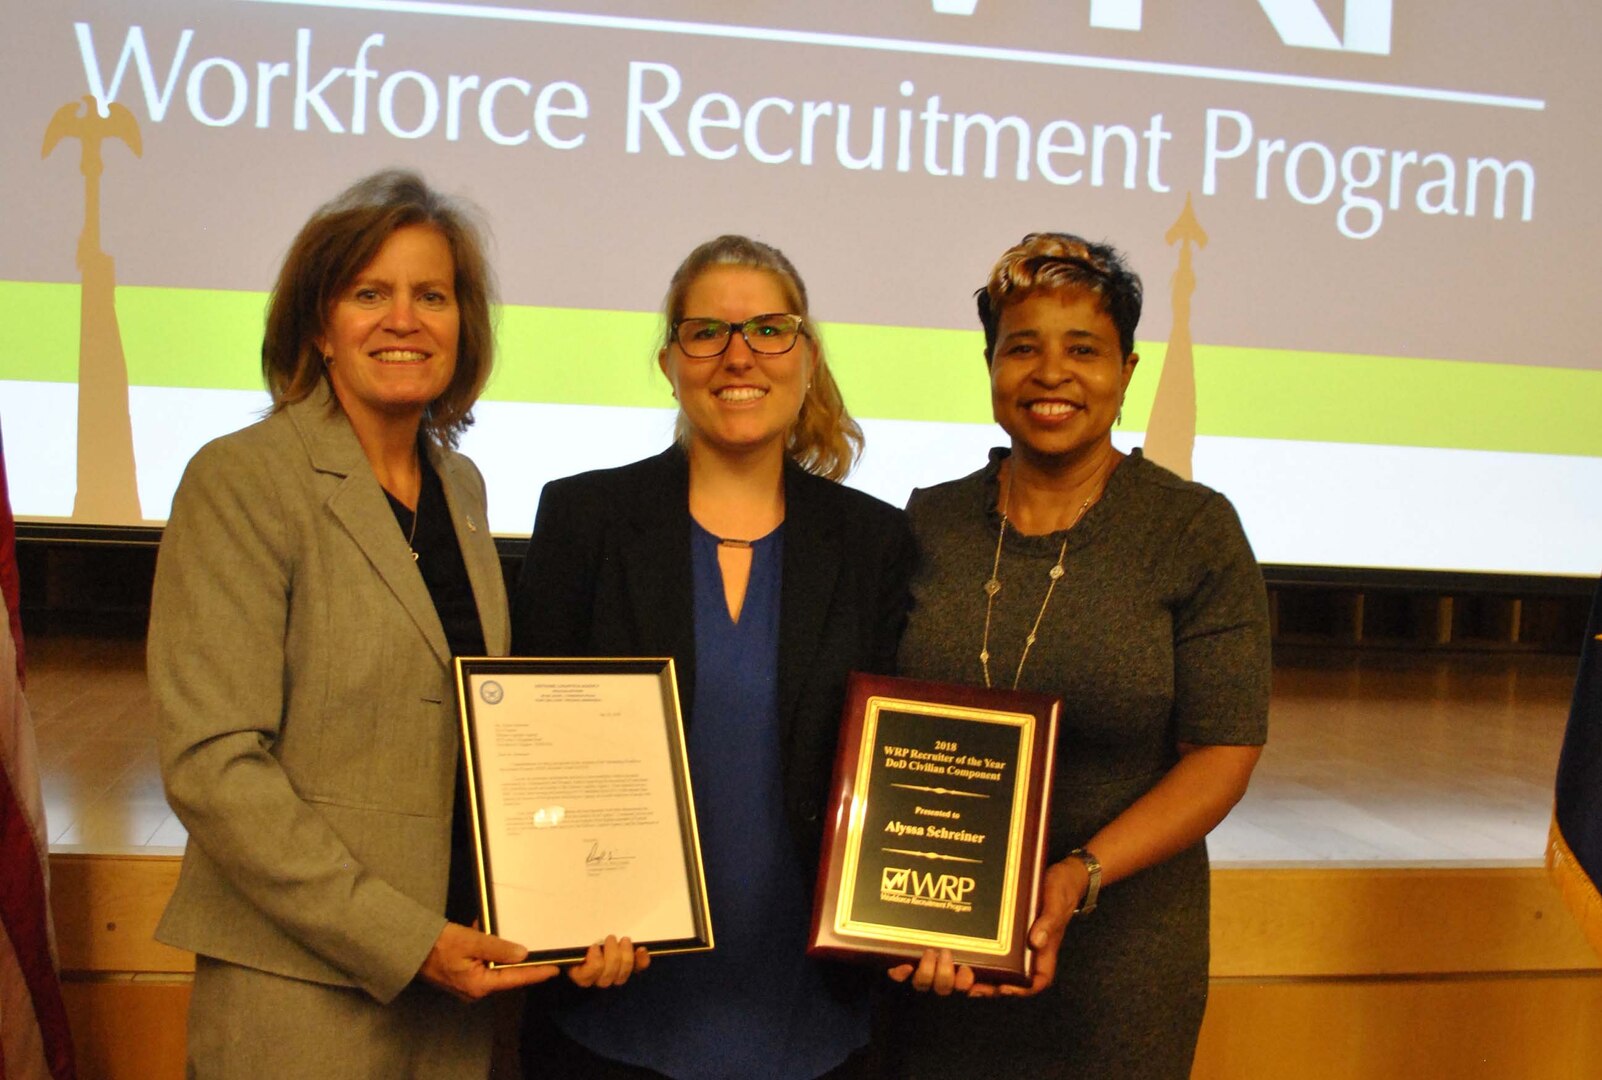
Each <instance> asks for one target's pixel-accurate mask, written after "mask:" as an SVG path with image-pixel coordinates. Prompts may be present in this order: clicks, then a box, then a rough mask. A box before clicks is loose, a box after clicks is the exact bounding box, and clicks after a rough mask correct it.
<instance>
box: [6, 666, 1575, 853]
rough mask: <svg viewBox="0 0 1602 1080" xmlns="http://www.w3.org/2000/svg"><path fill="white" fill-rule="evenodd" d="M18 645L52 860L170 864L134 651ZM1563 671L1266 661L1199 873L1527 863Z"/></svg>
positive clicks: (1543, 818) (177, 833) (1550, 763)
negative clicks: (1255, 740) (1262, 714)
mask: <svg viewBox="0 0 1602 1080" xmlns="http://www.w3.org/2000/svg"><path fill="white" fill-rule="evenodd" d="M27 648H28V657H27V659H28V685H27V696H28V702H29V706H30V708H31V709H32V712H33V718H34V724H35V728H36V730H37V732H38V744H39V758H40V774H41V782H42V787H43V791H44V800H45V814H46V820H47V821H48V823H49V830H50V843H51V849H52V850H53V851H58V852H93V853H122V854H151V855H160V854H177V853H178V852H180V851H181V850H182V848H183V843H184V830H183V826H182V825H180V824H179V823H178V821H177V819H176V818H174V817H173V815H172V813H171V811H170V810H168V809H167V804H166V801H165V800H164V798H163V797H162V791H161V778H160V775H159V773H158V769H157V763H156V751H155V742H154V734H153V730H152V719H151V707H150V697H149V693H148V691H147V688H146V685H145V675H144V642H143V641H141V640H119V639H105V638H93V639H91V638H77V637H37V638H32V639H29V641H28V642H27ZM1574 670H1575V661H1574V659H1573V658H1571V657H1553V656H1534V655H1505V654H1466V653H1457V654H1419V653H1400V652H1398V653H1391V652H1380V651H1370V652H1362V653H1358V652H1326V651H1313V650H1306V649H1282V650H1280V651H1279V652H1278V653H1277V654H1276V657H1275V665H1274V697H1273V704H1272V706H1271V711H1270V726H1269V742H1268V747H1267V749H1266V750H1265V751H1264V754H1263V758H1262V762H1261V764H1260V765H1259V766H1258V768H1257V772H1256V774H1255V775H1254V776H1253V778H1252V784H1251V789H1250V790H1249V791H1248V792H1247V795H1246V798H1245V799H1244V800H1242V802H1241V804H1240V805H1239V806H1238V807H1236V808H1235V811H1234V813H1232V814H1231V815H1230V816H1229V818H1228V819H1227V820H1226V821H1225V822H1224V823H1223V824H1222V825H1221V826H1219V828H1218V829H1217V830H1216V831H1215V832H1214V833H1213V835H1212V837H1211V838H1210V840H1209V845H1210V847H1211V850H1212V853H1213V860H1214V862H1215V863H1218V864H1224V865H1242V864H1264V863H1270V864H1286V863H1322V864H1329V863H1341V864H1345V865H1350V864H1406V865H1416V864H1442V863H1448V864H1455V863H1476V864H1483V863H1487V862H1492V863H1530V862H1534V861H1537V860H1539V859H1540V858H1541V856H1542V852H1543V849H1544V847H1545V843H1546V833H1547V826H1548V824H1549V822H1550V819H1551V813H1552V780H1553V776H1554V774H1555V771H1556V768H1557V758H1558V751H1559V748H1560V747H1561V744H1562V740H1563V728H1564V724H1565V721H1566V719H1567V716H1568V708H1569V696H1570V693H1571V691H1572V688H1573V680H1574Z"/></svg>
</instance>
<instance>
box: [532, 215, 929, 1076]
mask: <svg viewBox="0 0 1602 1080" xmlns="http://www.w3.org/2000/svg"><path fill="white" fill-rule="evenodd" d="M663 306H664V314H665V316H666V324H667V334H666V336H665V338H664V343H663V345H662V348H661V351H660V353H659V356H658V363H659V364H660V365H661V368H662V373H663V374H664V375H666V376H667V379H668V381H669V383H671V384H672V387H673V394H674V397H676V398H677V399H678V402H679V417H678V425H677V439H676V440H675V444H674V445H673V446H672V447H670V448H669V449H667V450H666V451H664V452H663V453H661V454H659V455H658V456H656V457H653V458H648V459H646V460H644V461H640V462H636V463H634V464H632V465H627V466H624V467H623V468H620V469H609V470H604V471H600V472H592V473H586V474H583V475H581V476H574V477H569V478H568V479H565V480H558V481H554V482H552V483H550V484H548V485H547V486H546V488H545V491H544V494H543V496H542V497H541V500H540V508H539V514H538V517H537V519H536V521H535V523H534V535H533V538H532V540H531V541H530V544H529V552H528V558H527V560H526V562H525V563H524V567H523V575H522V579H521V581H520V583H519V586H518V589H517V595H516V596H515V598H514V603H513V648H514V651H515V652H517V653H520V654H523V655H555V656H575V655H578V656H583V655H604V656H662V655H671V656H673V657H674V658H675V660H676V661H677V671H678V680H679V697H680V700H681V701H682V702H684V703H685V705H686V712H685V723H686V729H687V739H688V744H689V757H690V773H691V780H692V783H693V785H694V789H695V801H696V812H697V818H698V821H699V823H700V829H701V842H702V847H703V858H704V861H705V866H706V876H707V888H708V891H709V894H710V901H711V906H712V910H713V912H714V920H715V925H716V928H717V949H716V950H715V951H713V952H710V953H702V954H694V955H688V956H676V957H669V958H665V959H664V960H662V961H661V962H660V963H659V964H658V965H656V966H655V967H653V969H652V971H651V972H650V973H649V974H648V975H646V976H643V977H641V978H638V979H635V980H632V981H630V982H629V983H628V985H627V986H626V987H623V988H621V989H617V990H614V991H612V992H611V993H609V994H605V995H594V996H589V995H582V996H580V998H579V1000H569V1001H565V1002H562V1003H559V1004H558V1003H551V1002H545V1003H543V1004H542V1003H541V1001H540V1000H539V998H538V997H536V999H535V1003H534V1005H533V1007H532V1008H531V1010H530V1024H529V1030H528V1031H527V1032H526V1033H525V1038H524V1071H525V1074H526V1075H528V1076H530V1077H542V1078H543V1077H566V1076H573V1077H580V1076H582V1077H600V1078H607V1077H654V1076H668V1077H675V1078H714V1077H742V1078H743V1077H750V1076H767V1077H774V1078H776V1080H811V1078H813V1077H818V1076H824V1075H829V1076H842V1077H844V1076H855V1075H866V1074H867V1072H866V1064H865V1062H864V1060H863V1059H864V1056H865V1055H864V1053H862V1052H861V1048H862V1047H864V1046H865V1044H866V1043H867V1040H868V1014H867V1003H866V993H867V989H868V987H867V984H866V982H865V981H864V978H863V974H864V973H862V972H858V971H855V970H841V969H837V968H831V967H829V966H827V965H822V964H817V963H814V962H813V961H810V960H808V959H807V958H806V955H805V946H806V937H807V929H808V924H809V920H810V911H811V898H812V884H813V881H814V879H815V876H816V868H817V852H818V847H819V843H820V841H821V838H822V833H821V825H820V823H819V822H820V817H821V814H822V810H823V806H824V803H825V800H826V797H827V789H828V783H829V771H830V768H831V765H832V763H833V758H834V749H835V737H836V732H837V729H838V727H839V721H840V709H841V706H842V704H843V700H844V694H845V677H846V673H847V672H849V671H852V670H865V671H879V672H885V671H889V670H890V669H891V667H892V665H893V663H894V658H895V651H896V646H897V641H898V639H899V636H900V633H901V627H902V625H903V623H904V621H905V618H906V609H907V595H908V594H907V587H908V585H907V583H908V580H909V577H910V575H911V572H912V569H913V561H914V548H913V543H912V538H911V533H910V531H909V529H908V527H907V524H906V521H905V519H904V517H903V515H902V513H901V512H900V511H899V510H896V509H894V508H892V507H890V506H888V505H886V504H884V503H881V502H879V501H878V500H876V499H873V498H871V497H869V496H867V495H864V494H862V493H860V492H857V491H853V490H851V489H849V488H845V487H842V486H841V485H840V484H838V483H836V482H835V481H838V480H839V479H840V478H841V477H843V476H844V475H845V474H846V473H847V472H848V471H849V470H850V468H851V466H852V465H853V464H854V463H855V460H856V457H857V454H858V452H859V450H860V447H861V442H862V435H861V431H860V429H858V427H857V425H856V423H855V422H854V421H852V419H851V418H850V416H849V415H848V414H847V413H846V410H845V406H844V404H843V402H842V401H841V398H840V392H839V389H838V388H837V387H836V385H835V382H834V379H833V377H832V376H831V375H830V374H829V368H828V365H827V363H826V362H825V360H824V356H823V347H822V344H821V342H820V341H819V339H818V336H817V333H816V330H815V328H814V327H813V326H812V325H811V323H810V321H809V319H808V313H807V297H806V288H805V286H804V285H803V284H802V282H801V278H800V276H799V275H798V274H797V273H796V270H795V267H794V266H792V265H791V264H790V261H789V260H788V259H786V258H785V256H784V255H783V254H782V253H780V252H779V251H778V250H776V249H774V248H772V247H769V246H768V245H766V244H762V243H759V242H757V241H753V240H749V239H747V238H745V237H741V236H721V237H719V238H717V239H716V240H712V241H709V242H708V243H705V244H702V245H701V246H700V247H698V248H696V249H695V250H694V251H693V252H691V253H690V255H689V257H688V258H687V259H685V261H684V262H683V263H682V264H681V265H680V267H679V269H678V271H677V272H676V273H675V274H674V275H673V280H672V282H671V283H670V285H669V286H668V293H667V298H666V301H665V303H664V305H663ZM545 1005H549V1008H546V1007H544V1006H545Z"/></svg>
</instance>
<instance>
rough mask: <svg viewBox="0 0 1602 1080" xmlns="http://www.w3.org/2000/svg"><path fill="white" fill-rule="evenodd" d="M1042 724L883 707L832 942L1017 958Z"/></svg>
mask: <svg viewBox="0 0 1602 1080" xmlns="http://www.w3.org/2000/svg"><path fill="white" fill-rule="evenodd" d="M1034 725H1035V717H1034V716H1033V715H1031V714H1028V713H1008V712H998V711H993V710H977V709H972V710H970V709H961V708H955V707H952V706H949V705H947V706H942V707H939V708H934V707H930V706H928V705H925V704H923V703H920V702H914V701H898V700H895V699H889V698H882V697H874V698H870V699H869V701H868V707H867V710H866V714H865V716H864V724H863V738H862V747H861V753H862V756H861V759H860V761H859V763H858V770H857V777H856V780H857V789H858V790H857V793H856V797H855V799H854V800H853V805H854V807H856V808H857V809H858V811H859V812H860V821H857V820H853V821H852V822H851V824H850V837H849V839H850V842H849V844H848V846H847V851H846V857H845V866H844V883H845V887H844V888H843V889H842V890H841V893H842V895H841V897H840V904H839V907H838V910H837V912H836V922H835V926H834V927H833V929H834V931H835V933H837V934H839V935H841V936H844V937H853V936H861V937H865V938H871V939H873V940H876V941H881V942H898V943H902V944H905V945H909V946H915V947H930V948H955V949H960V950H962V951H964V952H978V953H996V954H998V955H999V954H1004V953H1006V952H1008V951H1009V950H1010V948H1011V943H1012V939H1013V931H1014V926H1013V922H1014V919H1015V912H1016V911H1017V908H1018V905H1017V902H1016V901H1017V891H1018V888H1019V871H1020V869H1021V867H1020V865H1019V860H1018V858H1017V857H1016V852H1017V847H1018V838H1019V834H1020V832H1021V831H1022V829H1023V826H1024V816H1025V815H1024V810H1025V802H1026V799H1027V783H1028V778H1029V775H1030V766H1031V762H1030V755H1031V752H1032V748H1033V744H1034V737H1033V736H1034Z"/></svg>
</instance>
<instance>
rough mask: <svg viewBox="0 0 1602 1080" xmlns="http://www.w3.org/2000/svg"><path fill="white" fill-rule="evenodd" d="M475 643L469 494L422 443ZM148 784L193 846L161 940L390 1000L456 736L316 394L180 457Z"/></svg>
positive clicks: (414, 580) (501, 605)
mask: <svg viewBox="0 0 1602 1080" xmlns="http://www.w3.org/2000/svg"><path fill="white" fill-rule="evenodd" d="M430 457H431V460H432V462H433V465H434V468H435V470H436V471H437V472H438V474H439V477H440V480H441V482H442V484H443V486H444V489H445V496H446V501H447V503H448V504H449V507H450V514H451V520H452V521H453V522H454V523H455V527H456V536H457V540H458V541H459V542H460V544H461V548H462V557H463V559H464V561H465V562H466V564H467V571H468V575H469V577H470V579H471V581H472V586H473V593H474V596H475V598H476V599H477V602H478V612H479V618H480V621H481V622H482V623H483V628H484V640H485V643H486V646H487V648H488V649H489V651H490V652H491V653H492V654H496V655H500V654H504V653H505V651H506V647H507V642H508V636H509V629H508V623H507V612H506V597H505V590H504V587H503V584H502V578H501V569H500V562H499V559H498V557H497V555H496V551H495V545H494V542H493V541H492V539H491V537H490V532H489V528H488V525H487V523H486V520H485V512H484V483H483V479H482V477H480V475H479V473H478V470H477V469H476V468H475V467H474V466H473V464H472V462H470V461H469V460H468V459H467V458H465V457H463V456H461V455H460V454H456V453H452V452H450V451H437V452H431V454H430ZM148 662H149V675H150V685H151V691H152V693H153V695H154V698H155V702H156V718H157V731H158V738H159V745H160V752H161V769H162V778H163V780H164V781H165V783H166V788H167V799H168V801H169V802H170V803H171V804H172V807H173V810H174V812H175V813H176V814H177V816H178V818H179V820H180V821H182V822H183V824H184V826H185V828H187V829H188V830H189V845H188V848H187V849H186V851H185V853H184V863H183V871H182V874H181V876H180V878H179V882H178V887H177V890H176V891H175V893H174V895H173V898H172V902H171V904H170V905H169V906H168V908H167V911H166V914H165V915H164V916H163V918H162V921H161V925H160V927H159V928H158V930H157V933H156V936H157V937H158V938H159V939H160V940H162V941H165V942H167V943H168V944H170V945H175V946H178V947H180V948H184V949H190V950H192V951H194V952H197V953H201V954H203V955H206V956H210V957H215V958H217V959H219V960H226V961H229V962H231V963H234V964H240V965H243V966H245V967H251V968H257V969H260V970H263V971H268V972H272V973H275V974H279V975H288V976H292V977H295V978H299V979H307V980H311V981H314V982H321V983H329V984H333V985H340V986H357V987H360V988H362V989H363V990H365V991H366V992H367V993H369V994H371V995H372V996H373V997H374V998H375V999H377V1000H378V1001H381V1002H388V1001H389V1000H391V999H392V998H394V996H395V995H396V994H398V993H399V992H400V991H401V990H402V989H403V988H404V987H405V986H406V985H407V983H409V982H410V981H411V980H412V978H413V976H414V975H415V974H416V972H417V970H418V968H419V967H420V966H421V965H422V962H423V959H424V958H425V957H426V956H427V954H428V951H429V948H430V947H431V946H432V945H433V943H434V941H435V939H436V938H437V937H438V936H439V932H440V930H441V929H442V927H443V926H444V923H445V919H444V916H443V914H442V913H443V911H444V909H445V889H446V877H447V873H448V870H449V863H450V825H451V808H452V798H453V794H454V785H455V783H456V776H457V754H458V747H459V743H460V737H459V734H458V724H457V714H456V706H455V694H454V683H453V678H452V674H451V669H450V655H449V650H448V648H447V645H446V642H445V633H444V629H443V628H442V627H441V625H440V622H439V618H438V616H437V615H436V614H435V611H434V605H433V602H432V600H431V599H430V597H429V593H428V589H427V586H425V585H424V583H423V580H422V577H421V575H420V574H419V573H418V570H417V567H416V565H415V563H414V562H413V561H412V558H411V554H410V552H409V551H408V550H407V546H406V541H405V538H404V537H403V536H402V535H401V533H400V530H399V529H398V528H397V527H396V524H395V516H394V514H393V512H392V511H391V510H390V507H389V503H388V502H387V500H386V499H385V498H384V493H383V490H382V489H381V488H380V487H379V485H378V482H377V480H376V478H375V477H374V475H373V471H372V468H371V467H370V466H369V464H368V462H367V459H366V457H365V456H364V455H363V453H362V450H361V447H360V445H359V444H358V443H357V441H356V436H355V433H354V432H353V431H352V430H351V427H350V424H349V423H348V422H347V421H346V419H345V416H344V414H343V413H342V412H340V411H339V410H338V408H337V407H331V404H330V399H329V396H328V395H327V393H326V392H323V393H319V394H316V395H314V396H313V397H312V398H310V399H308V400H307V401H305V402H302V403H300V404H296V405H291V406H289V407H288V408H286V409H284V410H283V411H281V412H278V413H275V414H274V415H272V416H271V417H269V418H268V419H266V420H263V421H262V422H261V423H259V424H255V425H253V426H252V427H249V428H246V429H245V430H243V431H239V432H235V433H234V434H232V435H228V436H225V437H224V438H221V439H218V440H216V441H215V442H212V443H210V444H209V445H207V446H206V447H204V448H203V449H202V450H201V451H200V452H199V453H198V454H196V455H195V458H194V460H193V461H191V462H190V464H189V467H188V469H187V470H186V471H185V473H184V478H183V482H182V483H181V484H180V485H179V488H178V493H177V495H176V497H175V498H174V500H173V508H172V515H171V518H170V520H169V522H168V525H167V529H166V534H165V536H164V538H163V540H162V545H161V554H160V556H159V559H158V562H157V567H156V585H155V593H154V597H153V599H152V603H151V617H150V639H149V655H148Z"/></svg>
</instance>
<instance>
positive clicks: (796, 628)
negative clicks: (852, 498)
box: [778, 464, 841, 746]
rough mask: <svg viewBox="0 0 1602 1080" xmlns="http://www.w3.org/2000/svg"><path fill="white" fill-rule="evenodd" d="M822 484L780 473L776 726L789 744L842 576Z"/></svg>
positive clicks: (793, 468) (788, 469)
mask: <svg viewBox="0 0 1602 1080" xmlns="http://www.w3.org/2000/svg"><path fill="white" fill-rule="evenodd" d="M828 483H831V481H828V480H822V479H819V478H817V477H815V476H812V475H811V474H809V473H806V472H804V471H803V470H802V469H801V468H800V467H799V466H797V465H792V464H786V466H785V472H784V499H785V510H784V581H783V583H782V584H781V585H780V586H779V687H778V695H779V723H780V725H781V731H782V733H783V737H784V743H783V745H785V746H788V745H789V744H790V737H791V733H792V731H793V730H794V728H795V719H796V710H797V707H798V706H799V704H800V700H801V682H802V676H803V675H804V674H805V673H806V671H807V670H808V669H809V668H810V667H811V666H812V658H813V656H814V655H815V654H816V653H817V650H818V646H819V644H820V643H821V642H822V640H823V624H824V620H825V619H826V618H827V617H828V614H829V605H830V603H831V601H832V600H833V598H834V588H835V581H836V579H837V578H838V577H839V574H840V558H841V555H840V534H839V530H838V529H835V528H833V527H832V526H833V523H832V522H831V521H830V520H829V517H828V508H827V506H826V505H825V501H824V500H822V499H820V498H818V496H819V495H820V494H822V489H820V487H819V486H818V485H821V484H828Z"/></svg>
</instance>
